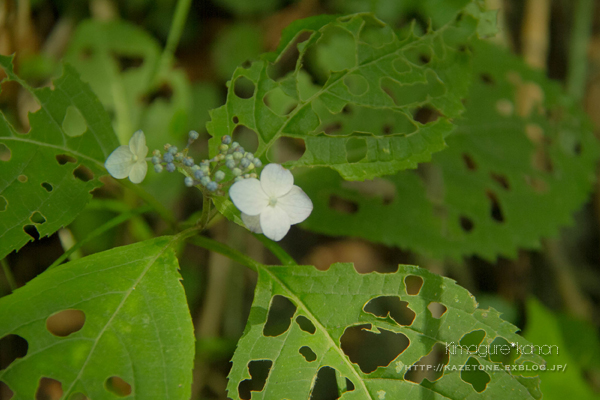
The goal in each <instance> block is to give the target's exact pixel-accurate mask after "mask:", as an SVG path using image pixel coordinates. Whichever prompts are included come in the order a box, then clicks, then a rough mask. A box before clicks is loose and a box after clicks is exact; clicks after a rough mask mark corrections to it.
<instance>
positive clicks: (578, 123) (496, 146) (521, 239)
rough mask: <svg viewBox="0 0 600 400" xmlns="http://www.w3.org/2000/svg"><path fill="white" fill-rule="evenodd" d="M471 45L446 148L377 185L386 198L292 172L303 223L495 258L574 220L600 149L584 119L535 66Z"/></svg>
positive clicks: (437, 252)
mask: <svg viewBox="0 0 600 400" xmlns="http://www.w3.org/2000/svg"><path fill="white" fill-rule="evenodd" d="M472 46H473V52H474V61H473V62H474V65H473V75H472V77H471V79H472V81H473V85H472V87H471V92H470V94H469V96H468V98H467V100H466V107H467V112H466V113H465V114H464V117H463V118H462V119H461V120H459V121H457V123H458V128H457V130H456V131H455V132H454V133H453V134H452V135H450V136H449V137H448V138H447V143H448V149H446V150H444V151H443V152H440V153H439V154H436V155H435V156H434V157H433V160H432V163H431V164H427V165H423V168H421V169H420V170H419V171H418V172H417V173H415V172H408V171H405V172H401V173H399V174H396V175H393V176H388V177H385V180H381V181H379V182H378V183H377V182H375V183H374V186H377V185H378V184H382V185H383V186H385V187H388V192H391V193H387V194H386V195H385V196H384V195H379V194H377V192H373V191H371V190H368V188H366V187H365V188H360V187H358V186H357V185H354V186H352V187H351V186H350V185H348V184H347V183H344V182H343V180H342V179H341V178H340V177H339V176H336V174H333V173H329V172H322V171H315V172H314V173H308V174H305V175H304V176H301V177H299V179H298V180H297V184H298V185H299V186H301V187H302V188H303V189H304V190H305V191H306V192H307V193H308V194H309V196H310V197H311V199H312V200H313V202H314V204H315V208H314V211H313V215H312V216H311V218H309V219H308V220H307V222H306V223H305V226H307V227H308V228H310V229H314V230H316V231H319V232H324V233H328V234H332V235H340V234H344V235H348V234H350V235H354V236H360V237H364V238H367V239H370V240H374V241H378V242H382V243H386V244H389V245H397V246H401V247H405V248H409V249H413V250H415V251H419V252H423V253H427V254H430V255H433V256H435V257H453V258H458V257H461V256H462V255H469V254H477V255H479V256H482V257H484V258H487V259H494V258H496V257H497V256H498V255H503V256H508V257H514V256H515V255H516V251H517V250H518V249H519V248H535V247H537V246H538V245H539V240H540V238H541V237H544V236H551V235H554V234H556V232H557V230H558V228H559V227H560V226H561V225H564V224H567V223H569V222H570V221H571V213H572V212H573V211H574V210H576V209H577V208H578V207H580V206H581V204H582V203H583V202H584V201H585V199H586V198H587V196H588V193H589V190H590V189H591V187H592V182H593V181H594V167H595V164H596V160H597V159H598V154H599V148H598V143H597V140H596V139H595V138H594V136H593V134H592V129H591V125H590V123H589V122H588V119H587V117H586V116H585V114H584V113H583V112H582V111H581V109H580V108H579V107H578V106H576V105H575V104H573V102H572V101H571V100H570V99H569V98H568V97H566V96H565V95H564V94H563V92H562V90H561V88H560V87H559V85H558V84H556V83H553V82H551V81H549V80H548V79H547V78H546V77H545V76H544V75H543V73H542V72H540V71H533V70H531V69H530V68H528V67H527V66H526V65H525V64H524V63H523V61H521V60H520V59H518V58H517V57H515V56H513V55H510V54H508V52H507V51H506V50H503V49H501V48H499V47H497V46H494V45H493V44H490V43H487V42H484V41H478V42H474V43H473V44H472ZM364 118H366V119H368V116H365V117H364ZM389 186H391V188H392V190H391V191H390V190H389ZM369 196H370V197H369ZM340 199H341V200H340ZM333 200H339V201H342V202H350V203H351V204H352V205H353V206H352V207H353V209H352V208H351V209H350V210H349V211H348V210H345V211H344V209H343V208H339V207H337V208H336V206H335V201H333Z"/></svg>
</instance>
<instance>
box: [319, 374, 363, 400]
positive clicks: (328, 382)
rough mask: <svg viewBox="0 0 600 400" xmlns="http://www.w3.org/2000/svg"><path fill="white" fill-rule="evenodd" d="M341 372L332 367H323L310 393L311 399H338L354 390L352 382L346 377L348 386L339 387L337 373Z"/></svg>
mask: <svg viewBox="0 0 600 400" xmlns="http://www.w3.org/2000/svg"><path fill="white" fill-rule="evenodd" d="M338 374H339V373H338V372H337V370H336V369H334V368H331V367H321V368H319V372H317V379H316V381H315V385H314V386H313V388H312V391H311V393H310V400H336V399H339V398H340V396H341V395H342V394H344V393H346V392H348V391H352V390H354V385H353V384H352V382H351V381H350V380H349V379H348V378H346V382H345V383H346V387H345V388H339V387H338V383H337V379H336V375H338Z"/></svg>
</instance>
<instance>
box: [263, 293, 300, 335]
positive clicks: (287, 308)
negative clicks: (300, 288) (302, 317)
mask: <svg viewBox="0 0 600 400" xmlns="http://www.w3.org/2000/svg"><path fill="white" fill-rule="evenodd" d="M295 313H296V306H295V305H294V303H292V302H291V301H290V299H288V298H287V297H284V296H280V295H277V296H274V297H273V299H271V305H270V306H269V316H268V317H267V322H266V323H265V326H264V328H263V335H265V336H279V335H282V334H284V333H285V332H286V331H287V330H288V329H289V327H290V324H291V323H292V317H293V316H294V314H295Z"/></svg>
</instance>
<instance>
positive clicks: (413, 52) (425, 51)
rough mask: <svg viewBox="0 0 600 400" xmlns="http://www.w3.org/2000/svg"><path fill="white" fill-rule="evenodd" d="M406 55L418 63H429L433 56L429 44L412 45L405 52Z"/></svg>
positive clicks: (412, 61) (411, 60)
mask: <svg viewBox="0 0 600 400" xmlns="http://www.w3.org/2000/svg"><path fill="white" fill-rule="evenodd" d="M404 55H405V56H406V58H407V59H408V60H409V61H410V62H411V63H413V64H416V65H427V64H429V63H430V62H431V59H432V58H433V54H432V50H431V48H430V47H428V46H427V45H421V46H415V47H411V48H409V49H408V50H406V51H405V52H404Z"/></svg>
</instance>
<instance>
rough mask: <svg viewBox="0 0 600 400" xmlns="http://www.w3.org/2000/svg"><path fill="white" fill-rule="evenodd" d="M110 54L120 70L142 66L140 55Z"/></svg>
mask: <svg viewBox="0 0 600 400" xmlns="http://www.w3.org/2000/svg"><path fill="white" fill-rule="evenodd" d="M112 55H113V57H114V58H115V61H116V62H117V64H118V65H119V70H120V71H121V72H124V71H127V70H128V69H133V68H139V67H141V66H142V64H144V59H143V58H142V57H136V56H131V55H126V54H119V53H113V54H112Z"/></svg>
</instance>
